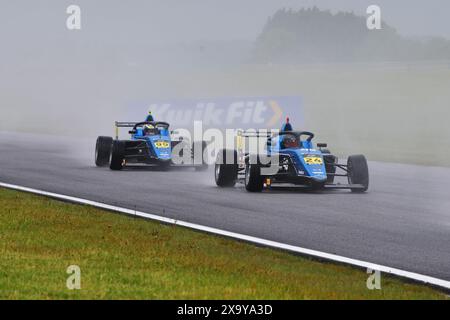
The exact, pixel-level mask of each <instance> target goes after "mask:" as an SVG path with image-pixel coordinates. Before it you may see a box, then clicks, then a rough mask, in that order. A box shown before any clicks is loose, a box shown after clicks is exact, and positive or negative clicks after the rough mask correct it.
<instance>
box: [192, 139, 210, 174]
mask: <svg viewBox="0 0 450 320" xmlns="http://www.w3.org/2000/svg"><path fill="white" fill-rule="evenodd" d="M195 148H201V150H202V164H201V165H198V166H195V171H205V170H208V157H207V154H205V150H206V149H207V148H208V144H207V143H206V141H202V142H194V143H193V145H192V159H194V150H196V149H195Z"/></svg>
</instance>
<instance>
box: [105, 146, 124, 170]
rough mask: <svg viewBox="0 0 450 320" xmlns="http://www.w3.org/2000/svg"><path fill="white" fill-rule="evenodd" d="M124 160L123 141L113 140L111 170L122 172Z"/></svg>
mask: <svg viewBox="0 0 450 320" xmlns="http://www.w3.org/2000/svg"><path fill="white" fill-rule="evenodd" d="M124 160H125V141H119V140H115V141H114V142H113V147H112V155H111V164H110V165H109V167H110V169H111V170H115V171H116V170H122V169H123V167H124V162H125V161H124Z"/></svg>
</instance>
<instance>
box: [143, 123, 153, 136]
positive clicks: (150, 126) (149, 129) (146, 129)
mask: <svg viewBox="0 0 450 320" xmlns="http://www.w3.org/2000/svg"><path fill="white" fill-rule="evenodd" d="M153 129H155V127H154V126H152V125H151V124H146V125H144V134H148V133H150V132H151V131H152V130H153Z"/></svg>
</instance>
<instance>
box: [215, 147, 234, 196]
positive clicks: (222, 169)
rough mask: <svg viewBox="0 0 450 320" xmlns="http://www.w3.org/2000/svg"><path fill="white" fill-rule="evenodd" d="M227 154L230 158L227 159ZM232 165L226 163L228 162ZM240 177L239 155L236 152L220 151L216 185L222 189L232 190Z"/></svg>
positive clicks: (217, 161)
mask: <svg viewBox="0 0 450 320" xmlns="http://www.w3.org/2000/svg"><path fill="white" fill-rule="evenodd" d="M227 154H228V156H229V157H227ZM230 158H231V159H233V162H232V163H226V160H228V161H230ZM237 175H238V165H237V153H236V151H234V150H220V151H219V153H218V154H217V160H216V165H215V168H214V176H215V180H216V185H217V186H219V187H222V188H231V187H234V186H235V184H236V180H237Z"/></svg>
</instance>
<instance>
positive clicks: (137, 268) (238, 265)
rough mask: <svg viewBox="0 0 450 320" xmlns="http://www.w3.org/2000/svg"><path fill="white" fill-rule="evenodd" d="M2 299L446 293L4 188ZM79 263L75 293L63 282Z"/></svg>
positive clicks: (0, 204)
mask: <svg viewBox="0 0 450 320" xmlns="http://www.w3.org/2000/svg"><path fill="white" fill-rule="evenodd" d="M0 230H1V233H0V256H1V259H0V299H446V296H445V294H444V293H442V292H440V291H438V290H435V289H433V288H430V287H427V286H422V285H418V284H412V283H408V282H404V281H402V280H401V279H397V278H393V277H389V276H385V275H383V276H382V282H381V285H382V289H381V290H373V291H371V290H368V289H367V287H366V280H367V276H368V275H367V274H366V273H365V272H364V271H362V270H359V269H356V268H352V267H347V266H343V265H339V264H333V263H321V262H318V261H314V260H310V259H308V258H305V257H298V256H295V255H292V254H289V253H286V252H281V251H277V250H272V249H268V248H261V247H256V246H253V245H250V244H247V243H242V242H238V241H233V240H230V239H225V238H222V237H217V236H212V235H208V234H204V233H199V232H195V231H191V230H188V229H185V228H181V227H176V226H168V225H162V224H159V223H156V222H152V221H145V220H142V219H134V218H129V217H126V216H121V215H117V214H111V213H109V212H105V211H102V210H98V209H95V208H91V207H87V206H80V205H73V204H68V203H63V202H59V201H55V200H52V199H48V198H44V197H39V196H34V195H30V194H26V193H21V192H17V191H11V190H6V189H1V188H0ZM70 265H78V266H80V268H81V290H68V289H67V287H66V281H67V277H69V275H68V274H67V273H66V270H67V267H68V266H70Z"/></svg>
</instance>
